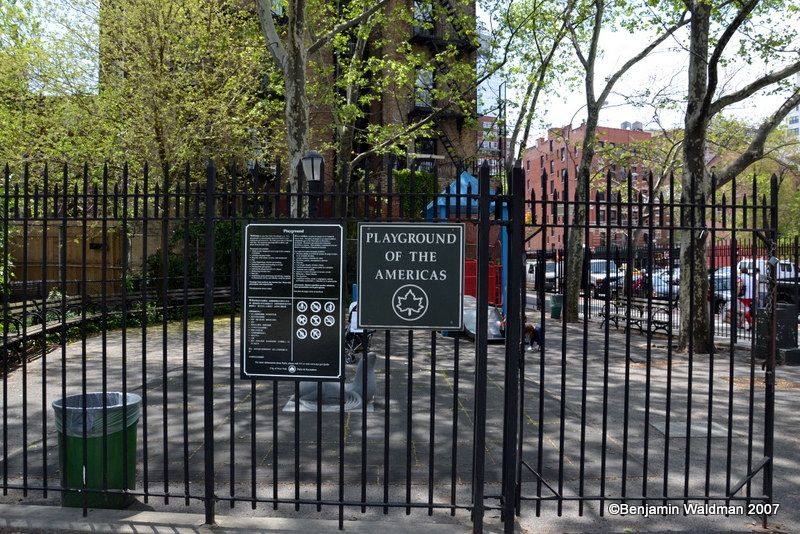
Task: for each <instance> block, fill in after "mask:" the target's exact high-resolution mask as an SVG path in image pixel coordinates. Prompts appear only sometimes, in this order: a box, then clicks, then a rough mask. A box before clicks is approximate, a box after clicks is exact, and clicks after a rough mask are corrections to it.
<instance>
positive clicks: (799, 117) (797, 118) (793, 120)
mask: <svg viewBox="0 0 800 534" xmlns="http://www.w3.org/2000/svg"><path fill="white" fill-rule="evenodd" d="M798 122H800V115H795V116H794V117H789V124H797V123H798Z"/></svg>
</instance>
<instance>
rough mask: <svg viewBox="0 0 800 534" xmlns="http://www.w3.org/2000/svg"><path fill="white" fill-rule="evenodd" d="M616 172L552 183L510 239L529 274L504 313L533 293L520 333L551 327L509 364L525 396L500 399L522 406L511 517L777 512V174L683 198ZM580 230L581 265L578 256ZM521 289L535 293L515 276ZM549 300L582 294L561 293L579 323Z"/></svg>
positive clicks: (507, 487)
mask: <svg viewBox="0 0 800 534" xmlns="http://www.w3.org/2000/svg"><path fill="white" fill-rule="evenodd" d="M613 178H614V177H613V176H612V174H611V173H609V174H608V176H607V177H606V182H605V184H601V185H600V186H599V187H597V191H596V192H593V193H592V194H591V195H590V196H589V198H587V199H585V201H579V202H576V201H575V197H574V195H573V193H572V192H571V191H570V190H569V188H570V186H571V185H574V182H570V181H569V180H564V182H563V184H562V183H559V184H558V187H556V188H555V189H553V188H552V184H550V185H551V187H550V188H549V187H548V182H549V181H550V180H551V179H552V177H550V176H547V175H543V176H542V177H541V185H540V187H534V188H533V191H532V192H531V195H530V196H529V198H530V200H529V201H526V202H527V206H526V211H527V212H529V213H530V215H529V217H528V222H527V224H526V232H524V233H519V232H518V231H517V230H518V229H517V228H516V227H514V230H515V231H514V232H512V235H514V236H517V238H516V239H517V243H516V246H517V247H518V248H519V247H522V246H523V241H524V242H525V243H526V245H525V246H526V247H527V251H526V252H527V256H528V258H529V265H531V267H530V268H529V269H528V271H529V273H531V274H529V277H528V281H527V285H528V289H527V292H526V290H524V289H522V290H521V291H511V292H510V293H509V304H511V303H514V302H515V301H513V300H511V299H515V298H517V295H520V294H521V295H522V298H523V299H524V298H525V295H526V294H527V296H528V299H529V301H528V302H527V304H528V306H527V317H526V318H525V324H526V326H525V327H524V328H525V331H530V326H533V325H534V324H535V325H536V326H537V328H539V327H540V328H541V330H540V331H538V336H539V338H540V339H539V343H538V345H536V346H535V347H534V350H526V351H523V350H519V351H518V352H517V354H519V355H521V356H522V357H521V358H520V359H519V366H518V370H517V368H515V367H514V364H515V363H516V357H515V356H512V357H511V358H509V359H508V360H507V364H508V365H510V367H508V368H507V371H506V379H507V382H506V385H507V386H508V385H509V384H517V385H518V387H517V388H516V393H518V395H519V396H518V399H514V398H511V397H513V395H511V396H509V394H508V393H509V389H514V388H513V387H512V388H507V390H506V393H507V395H506V401H505V403H506V407H507V408H508V409H510V410H513V409H516V407H517V403H519V412H518V413H519V417H518V418H516V419H515V418H507V419H506V423H505V433H504V435H505V436H506V439H505V442H504V456H503V458H504V462H505V464H506V468H505V469H504V473H505V476H506V479H505V482H506V483H505V484H504V485H503V493H502V495H503V497H504V498H505V502H504V511H505V513H506V517H507V514H510V513H512V511H513V510H515V511H516V513H520V512H521V511H525V512H526V513H535V514H536V515H537V516H539V515H545V514H547V515H551V514H553V513H555V514H557V515H559V516H561V515H562V514H578V515H584V514H589V515H599V516H603V515H605V514H609V515H616V514H619V513H628V514H631V515H643V514H644V513H645V512H647V513H648V514H649V515H651V516H655V515H661V514H665V515H676V514H684V513H686V512H687V511H692V510H695V511H701V510H702V507H703V506H743V507H744V508H743V511H737V512H736V513H739V514H742V513H747V514H750V515H761V514H764V512H766V513H767V515H768V514H769V511H768V510H769V507H770V505H771V504H772V457H773V421H774V388H775V375H774V370H775V355H776V347H775V339H776V335H775V333H776V319H775V317H776V313H775V310H776V301H777V295H778V283H777V278H776V277H777V271H776V269H777V265H778V262H777V259H778V258H776V256H777V251H776V228H777V209H776V206H777V180H776V178H775V177H774V176H773V177H772V180H771V183H770V184H769V191H768V192H767V194H768V195H769V199H767V198H766V196H764V195H762V194H761V193H760V192H759V190H758V187H759V183H758V181H757V180H756V178H755V177H754V178H753V181H752V183H748V184H742V183H737V181H736V180H735V181H733V182H732V183H729V184H724V185H718V184H717V183H716V180H715V178H714V177H711V189H710V191H709V192H708V193H707V194H701V193H700V192H695V191H687V190H685V189H684V190H681V188H680V184H679V181H678V180H674V179H673V178H672V177H671V176H669V177H665V178H664V179H663V180H660V181H659V183H657V184H654V179H653V177H652V176H649V177H648V178H647V179H645V180H642V179H640V178H636V177H635V176H632V175H628V177H627V181H623V182H621V184H622V185H619V184H620V183H619V182H617V181H616V180H615V179H613ZM661 182H663V183H661ZM514 183H515V184H517V181H515V182H514ZM654 185H655V186H660V189H656V188H655V187H654ZM542 192H544V195H542ZM650 192H654V193H652V194H651V193H650ZM576 212H578V214H577V221H580V223H579V224H577V226H575V225H573V216H576ZM581 213H582V214H585V216H581V215H580V214H581ZM575 232H580V234H581V236H582V237H583V243H585V245H586V246H585V247H584V248H583V249H582V250H583V251H585V254H584V255H583V257H582V258H577V261H570V255H569V252H570V251H569V247H567V246H566V244H567V243H569V241H570V239H571V238H573V237H574V236H573V234H574V233H575ZM512 250H515V249H514V247H512ZM578 250H581V249H580V247H579V249H578ZM520 255H522V254H521V253H520ZM692 258H695V261H692ZM572 259H576V258H572ZM770 259H773V261H770ZM789 259H791V258H789ZM681 264H683V265H684V269H682V270H681V269H679V268H678V267H679V266H680V265H681ZM512 265H513V262H512ZM576 266H577V269H578V270H579V271H580V272H578V273H571V272H570V269H573V270H574V269H576ZM737 266H746V267H748V268H749V273H748V274H746V275H740V274H739V273H738V272H737V271H738V269H737ZM754 269H757V270H758V272H756V273H754V272H753V271H754ZM572 274H577V276H571V275H572ZM511 280H512V284H518V285H512V286H511V287H513V288H525V285H526V281H525V279H524V278H523V276H522V275H520V274H519V273H516V272H515V273H514V274H513V275H512V276H511ZM570 285H572V286H573V287H570ZM742 285H745V286H746V287H745V288H744V289H743V290H742V291H743V293H741V294H740V292H739V291H740V286H742ZM578 286H579V287H578ZM551 292H553V293H551ZM555 292H557V293H558V294H564V295H569V294H570V292H573V293H574V294H575V295H577V307H572V309H570V308H571V306H570V303H569V302H568V301H569V298H565V300H567V302H565V303H564V310H563V312H562V313H564V314H572V316H571V317H569V321H563V322H562V321H560V320H556V319H552V318H551V313H550V310H551V309H552V308H551V305H552V302H553V299H552V296H553V294H555ZM796 292H797V288H796V285H795V287H794V293H795V294H796ZM547 293H550V294H549V295H548V294H547ZM694 294H697V297H695V298H686V299H685V301H686V302H683V301H682V300H681V297H683V296H685V295H694ZM533 295H535V298H532V296H533ZM737 295H741V298H737ZM547 300H549V304H547V305H546V306H545V305H544V302H545V301H547ZM751 301H752V303H751ZM523 302H525V301H524V300H523ZM795 302H796V301H795ZM534 308H538V309H536V311H532V310H533V309H534ZM516 309H517V310H519V312H518V313H515V314H514V315H524V314H525V313H526V312H525V306H524V305H520V306H519V308H516ZM792 312H793V313H794V316H792V321H795V320H796V311H795V309H794V307H793V308H792ZM790 315H791V314H790ZM682 324H683V325H684V328H683V333H684V334H685V338H682V337H681V325H682ZM529 325H530V326H529ZM794 325H795V323H794V322H792V323H791V325H790V328H796V327H795V326H794ZM507 341H508V343H509V344H513V343H516V341H517V340H516V338H515V337H513V336H509V337H508V339H507ZM526 344H527V340H526ZM517 373H519V379H518V380H517ZM509 436H512V437H509ZM514 447H516V450H514ZM510 477H513V478H514V480H515V481H516V484H514V483H513V482H512V481H510V480H509V478H510ZM512 500H513V505H512V504H511V503H510V502H509V501H512ZM761 503H765V504H766V505H767V506H763V505H761ZM757 504H758V506H755V505H757ZM750 505H754V506H752V507H751V506H750ZM718 510H719V509H718ZM731 512H732V513H733V512H734V511H733V510H731ZM766 517H767V516H766V515H764V521H765V522H766ZM506 527H507V529H506V530H507V531H508V532H510V528H511V522H507V523H506Z"/></svg>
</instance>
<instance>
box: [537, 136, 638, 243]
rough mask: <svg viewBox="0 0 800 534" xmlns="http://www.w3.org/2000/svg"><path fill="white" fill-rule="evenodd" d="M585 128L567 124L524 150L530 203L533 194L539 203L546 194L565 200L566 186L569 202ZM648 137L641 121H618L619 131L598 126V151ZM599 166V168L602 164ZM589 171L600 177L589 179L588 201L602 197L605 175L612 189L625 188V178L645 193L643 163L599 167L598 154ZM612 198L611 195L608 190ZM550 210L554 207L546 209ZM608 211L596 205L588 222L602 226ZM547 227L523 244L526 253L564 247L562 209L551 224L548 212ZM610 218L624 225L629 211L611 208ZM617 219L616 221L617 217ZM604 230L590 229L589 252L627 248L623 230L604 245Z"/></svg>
mask: <svg viewBox="0 0 800 534" xmlns="http://www.w3.org/2000/svg"><path fill="white" fill-rule="evenodd" d="M585 130H586V127H585V126H584V125H581V126H578V127H573V126H571V125H567V126H564V127H562V128H551V129H550V130H549V131H548V135H547V139H545V138H544V137H540V138H539V139H537V141H536V145H534V146H532V147H530V148H528V149H526V150H525V156H524V158H523V168H524V170H525V185H526V188H525V189H526V197H527V199H528V200H530V198H531V195H532V194H533V195H534V196H535V198H536V199H537V200H541V199H542V196H543V195H545V196H546V197H547V198H548V200H552V199H554V198H558V199H560V200H563V199H564V191H565V187H566V190H567V194H568V197H569V199H570V200H573V199H574V198H575V188H576V185H577V169H578V164H579V163H580V160H581V157H582V155H583V153H582V150H581V148H580V144H581V143H582V141H583V136H584V133H585ZM651 137H652V134H651V133H650V132H645V131H643V129H642V124H641V123H639V122H634V123H629V122H624V123H622V127H621V128H609V127H605V126H600V127H598V128H597V140H598V141H597V151H598V152H600V153H602V152H603V151H604V149H606V148H608V149H611V148H613V147H616V146H619V145H630V144H632V143H636V142H641V141H646V140H648V139H650V138H651ZM601 165H602V166H601ZM592 170H593V173H594V174H595V175H596V176H597V177H598V178H597V179H596V180H593V183H592V184H591V186H590V193H589V194H590V198H591V199H592V200H594V199H595V198H597V199H598V200H603V199H605V192H606V179H605V175H606V173H607V172H609V171H610V172H611V174H612V189H616V190H626V189H627V180H628V174H629V173H630V176H631V177H632V179H633V184H632V186H633V189H634V190H635V191H637V192H639V193H646V192H647V188H648V183H647V170H646V169H644V168H642V166H641V165H635V164H631V165H629V167H628V168H623V167H621V166H618V165H616V164H614V163H601V162H600V158H599V157H598V156H597V155H596V156H595V162H594V164H593V169H592ZM543 174H544V176H545V189H544V190H542V175H543ZM612 194H613V192H612ZM550 210H552V207H551V208H550ZM605 212H606V208H605V207H604V206H600V207H599V209H595V207H594V206H592V207H590V209H589V213H588V219H589V224H590V225H593V224H595V223H596V222H599V223H600V224H603V223H604V222H605V221H606V213H605ZM549 213H550V214H551V217H550V218H549V223H548V224H549V225H550V226H549V227H548V229H547V233H546V235H541V234H540V235H537V236H536V237H535V238H534V239H531V240H530V241H529V242H528V243H527V245H526V246H527V248H528V250H538V249H540V248H541V247H542V239H544V240H545V242H544V245H545V246H546V247H547V248H549V249H561V248H563V247H565V246H566V243H565V240H564V218H563V210H560V211H559V213H558V217H557V218H556V221H555V224H553V220H552V213H553V211H549ZM608 217H609V218H610V220H611V221H612V222H615V221H617V220H619V221H621V222H622V223H624V222H625V221H626V220H627V213H626V212H623V213H621V214H617V213H616V209H613V208H611V209H610V213H609V214H608ZM618 217H619V219H618ZM606 238H607V235H606V232H605V230H603V231H600V230H599V229H595V230H590V232H589V241H588V243H587V245H588V246H589V247H591V248H597V247H605V246H615V245H616V246H625V244H626V242H627V239H628V237H627V235H625V231H624V230H623V229H614V230H612V234H611V241H610V242H608V243H607V242H606ZM648 239H649V236H647V235H646V232H645V233H642V235H641V236H640V237H639V242H638V243H637V244H641V243H643V242H646V241H647V240H648Z"/></svg>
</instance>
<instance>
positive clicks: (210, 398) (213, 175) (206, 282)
mask: <svg viewBox="0 0 800 534" xmlns="http://www.w3.org/2000/svg"><path fill="white" fill-rule="evenodd" d="M216 181H217V168H216V166H215V165H214V162H213V161H209V162H208V166H207V167H206V213H205V237H206V239H205V247H204V249H203V256H204V260H205V266H204V269H203V286H204V295H203V318H204V327H203V427H204V439H203V454H204V460H205V473H204V474H205V483H206V484H205V492H204V502H205V512H206V513H205V515H206V519H205V523H206V524H207V525H213V524H214V508H215V505H216V499H215V497H214V189H215V188H216Z"/></svg>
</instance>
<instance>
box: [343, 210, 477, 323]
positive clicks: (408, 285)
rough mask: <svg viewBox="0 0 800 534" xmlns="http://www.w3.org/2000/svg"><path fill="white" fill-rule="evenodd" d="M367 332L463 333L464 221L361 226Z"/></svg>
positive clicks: (362, 319)
mask: <svg viewBox="0 0 800 534" xmlns="http://www.w3.org/2000/svg"><path fill="white" fill-rule="evenodd" d="M358 283H359V290H358V323H359V327H361V328H398V329H415V328H417V329H427V330H461V327H462V315H463V302H464V225H463V224H462V223H435V224H428V223H412V224H402V223H361V224H359V226H358Z"/></svg>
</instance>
